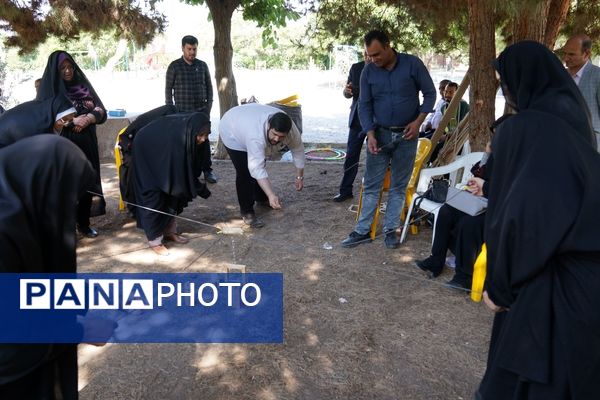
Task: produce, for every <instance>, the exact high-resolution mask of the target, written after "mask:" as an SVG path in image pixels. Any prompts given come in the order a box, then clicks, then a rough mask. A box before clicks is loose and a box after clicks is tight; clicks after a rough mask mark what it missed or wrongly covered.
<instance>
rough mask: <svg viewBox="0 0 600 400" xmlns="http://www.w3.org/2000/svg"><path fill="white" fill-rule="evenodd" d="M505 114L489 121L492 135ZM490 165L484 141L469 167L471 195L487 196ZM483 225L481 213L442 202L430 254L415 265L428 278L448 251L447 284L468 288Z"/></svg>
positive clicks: (439, 268) (437, 271) (439, 267)
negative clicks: (451, 259) (452, 263)
mask: <svg viewBox="0 0 600 400" xmlns="http://www.w3.org/2000/svg"><path fill="white" fill-rule="evenodd" d="M509 116H510V114H509V115H505V116H502V117H500V118H499V119H498V120H496V121H495V122H494V123H493V124H492V126H491V127H490V130H491V131H492V134H493V133H494V131H495V129H496V128H497V127H498V126H499V125H500V124H501V123H502V122H504V120H506V118H508V117H509ZM492 164H493V157H492V156H491V148H490V144H489V143H488V145H487V148H486V153H485V155H484V156H483V158H482V159H481V161H480V162H478V163H477V164H475V165H474V166H473V168H471V172H472V173H473V176H474V177H473V178H472V179H471V180H470V181H469V186H468V190H469V191H470V192H471V193H473V194H474V195H476V196H484V197H487V194H488V192H489V179H488V178H489V176H491V173H492ZM484 227H485V213H482V214H479V215H476V216H471V215H468V214H465V213H464V212H462V211H459V210H457V209H456V208H454V207H452V206H449V205H447V204H444V205H443V206H442V207H441V208H440V212H439V214H438V216H437V224H436V228H435V232H434V235H435V236H434V239H433V246H432V247H431V255H430V256H429V257H427V258H426V259H424V260H419V261H417V262H416V263H417V266H418V267H419V268H420V269H422V270H423V271H425V272H427V274H428V275H429V276H430V277H433V278H436V277H437V276H439V275H440V274H441V273H442V270H443V269H444V265H445V263H446V252H447V251H448V250H450V251H452V253H454V255H455V256H456V269H455V273H454V277H453V278H452V279H451V280H450V281H449V282H448V286H449V287H451V288H458V289H470V288H471V283H472V279H473V265H474V264H475V260H476V259H477V255H478V254H479V252H480V250H481V246H482V245H483V243H484V239H483V232H484Z"/></svg>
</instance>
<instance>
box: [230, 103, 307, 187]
mask: <svg viewBox="0 0 600 400" xmlns="http://www.w3.org/2000/svg"><path fill="white" fill-rule="evenodd" d="M279 112H283V111H281V110H280V109H278V108H275V107H271V106H267V105H264V104H258V103H250V104H244V105H241V106H237V107H234V108H232V109H230V110H229V111H227V112H226V113H225V114H224V115H223V117H222V118H221V122H220V123H219V137H220V138H221V141H222V142H223V144H224V145H225V146H226V147H228V148H230V149H232V150H237V151H245V152H247V153H248V170H249V171H250V175H251V176H252V177H253V178H254V179H264V178H268V174H267V170H266V168H265V165H266V160H265V158H266V151H267V149H268V148H269V150H271V149H270V147H273V145H271V143H269V140H268V137H267V130H268V128H269V118H270V117H271V116H272V115H273V114H276V113H279ZM280 143H282V144H284V145H287V146H288V147H289V149H290V150H291V152H292V158H293V159H294V165H295V166H296V168H304V163H305V157H304V144H303V143H302V137H301V136H300V131H298V128H297V127H296V125H295V124H294V123H293V122H292V129H291V130H290V132H289V133H288V134H287V135H286V136H285V138H283V140H281V142H280Z"/></svg>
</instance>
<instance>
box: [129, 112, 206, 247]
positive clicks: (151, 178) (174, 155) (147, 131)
mask: <svg viewBox="0 0 600 400" xmlns="http://www.w3.org/2000/svg"><path fill="white" fill-rule="evenodd" d="M209 133H210V119H209V117H208V115H206V114H204V113H191V114H173V115H168V116H164V117H160V118H158V119H156V120H154V121H153V122H151V123H149V124H148V125H145V126H144V127H143V128H141V129H140V130H139V131H138V133H137V135H136V136H135V138H134V140H133V152H132V158H131V165H132V168H133V171H132V173H133V182H134V183H133V188H134V196H135V203H136V205H139V206H141V207H137V209H136V210H135V216H136V218H137V222H138V227H140V228H142V229H143V230H144V232H145V233H146V237H147V238H148V244H149V246H150V247H151V248H152V250H154V251H155V252H156V253H157V254H159V255H168V254H169V252H168V250H167V248H166V247H165V246H164V245H163V244H162V241H163V239H165V240H170V241H174V242H176V243H187V242H188V239H186V238H185V237H183V236H181V235H178V234H177V225H176V223H175V218H174V217H171V216H169V215H165V214H161V213H157V212H154V211H151V210H148V208H150V209H153V210H159V211H161V212H164V213H167V214H172V215H173V214H179V213H181V212H182V211H183V209H184V208H185V207H186V206H187V204H188V203H189V202H190V201H192V199H193V198H194V197H196V195H198V196H200V197H203V198H208V196H210V191H209V190H208V189H207V188H206V185H204V184H203V183H201V182H200V181H199V180H198V178H197V177H198V175H199V171H201V165H202V152H201V151H199V146H200V145H201V144H202V143H204V142H205V141H206V140H207V139H208V135H209ZM144 207H145V208H144Z"/></svg>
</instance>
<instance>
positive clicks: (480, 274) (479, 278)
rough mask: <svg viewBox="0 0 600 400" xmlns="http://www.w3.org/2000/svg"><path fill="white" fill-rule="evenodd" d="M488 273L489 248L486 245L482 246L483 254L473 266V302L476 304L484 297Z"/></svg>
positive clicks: (480, 254) (481, 253)
mask: <svg viewBox="0 0 600 400" xmlns="http://www.w3.org/2000/svg"><path fill="white" fill-rule="evenodd" d="M486 273H487V247H486V246H485V243H484V244H483V246H481V252H480V253H479V255H478V256H477V260H475V265H473V283H471V300H473V301H474V302H476V303H479V302H480V301H481V297H482V296H483V283H484V282H485V275H486Z"/></svg>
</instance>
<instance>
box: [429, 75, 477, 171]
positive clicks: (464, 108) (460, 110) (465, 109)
mask: <svg viewBox="0 0 600 400" xmlns="http://www.w3.org/2000/svg"><path fill="white" fill-rule="evenodd" d="M457 90H458V83H456V82H450V83H448V84H447V85H446V89H445V90H444V105H442V108H441V113H442V117H443V116H444V115H445V114H446V110H448V106H449V105H450V102H451V101H452V99H453V98H454V95H455V94H456V91H457ZM468 113H469V103H467V102H466V101H464V100H462V99H461V100H460V103H459V104H458V107H457V108H456V112H455V113H454V115H453V116H452V118H450V121H448V126H447V127H446V131H445V133H444V135H443V136H442V137H441V138H440V140H439V142H437V144H436V146H435V148H434V149H433V151H432V152H431V157H430V159H429V160H430V161H431V162H433V161H435V159H436V158H437V156H438V153H439V152H440V150H441V149H442V147H444V143H445V142H446V136H447V135H451V134H452V133H454V131H455V130H456V128H457V127H458V124H459V123H460V121H462V120H463V119H464V118H465V117H466V116H467V114H468ZM438 124H439V122H438ZM432 134H433V133H432ZM430 137H431V136H430Z"/></svg>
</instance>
